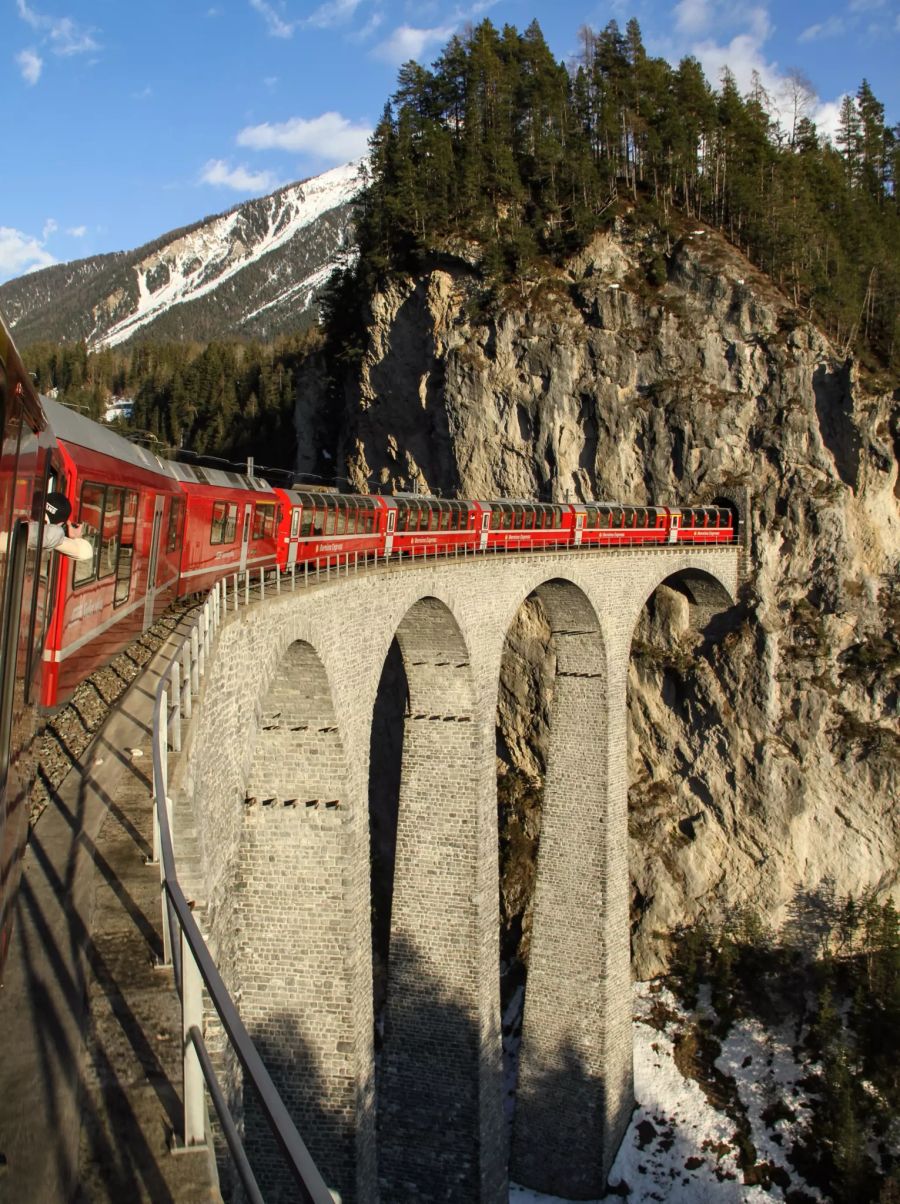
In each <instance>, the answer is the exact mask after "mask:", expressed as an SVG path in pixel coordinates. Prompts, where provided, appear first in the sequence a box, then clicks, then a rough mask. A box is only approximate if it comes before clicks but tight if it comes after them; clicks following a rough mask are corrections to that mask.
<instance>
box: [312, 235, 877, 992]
mask: <svg viewBox="0 0 900 1204" xmlns="http://www.w3.org/2000/svg"><path fill="white" fill-rule="evenodd" d="M654 237H655V236H653V235H652V234H651V233H650V232H648V231H647V230H643V229H640V228H639V227H637V226H636V225H634V224H629V223H627V222H621V223H620V224H619V225H618V226H617V228H616V229H615V230H613V231H612V232H610V233H608V234H604V235H602V236H599V237H598V238H597V239H596V240H595V242H594V243H593V245H592V246H591V247H590V248H589V249H588V250H587V251H586V252H585V253H584V254H582V255H581V256H579V257H578V258H577V259H576V260H573V261H572V262H571V263H570V264H569V265H568V270H567V271H566V272H559V273H557V274H556V275H554V276H552V277H550V276H548V277H547V278H546V279H544V280H543V281H542V282H541V283H540V284H538V285H535V286H534V287H531V288H529V289H528V291H527V294H523V293H514V294H512V295H510V296H509V297H508V298H507V300H506V303H505V305H504V306H503V308H502V316H500V317H498V318H489V317H485V316H483V315H481V314H479V312H478V298H477V289H476V284H475V280H474V277H473V274H472V271H471V269H470V268H469V267H468V266H467V265H466V264H464V263H460V264H459V266H458V267H447V266H443V267H441V268H440V269H435V270H433V271H431V272H430V273H427V274H424V275H422V276H421V277H420V278H418V279H409V280H404V281H401V282H397V283H394V284H392V285H390V286H389V287H388V288H386V289H385V290H384V291H383V292H382V293H380V294H378V295H377V296H375V297H374V298H373V299H372V301H371V312H370V315H369V318H370V320H369V324H368V345H367V346H366V348H365V352H364V356H363V359H362V363H361V367H360V368H359V370H358V372H356V373H355V374H354V376H353V379H352V381H350V382H348V383H347V385H346V390H345V395H344V397H343V400H342V406H343V410H342V412H341V413H340V414H335V413H333V412H332V415H331V418H332V423H331V429H334V427H335V425H337V426H338V427H339V428H340V442H339V446H338V447H337V448H336V449H335V453H336V455H337V458H338V460H339V461H341V460H342V461H343V462H344V463H346V465H347V469H348V473H349V476H350V477H351V479H352V480H354V481H355V482H356V484H357V485H358V486H359V487H363V488H371V487H373V486H374V485H376V484H379V483H380V484H383V485H393V486H394V487H396V488H410V487H411V486H412V485H413V483H414V482H416V483H417V484H418V485H419V486H421V487H425V488H429V489H432V490H434V491H436V492H441V493H444V494H452V493H455V492H459V493H461V494H463V495H468V496H481V497H487V496H498V495H500V496H507V497H538V498H543V499H547V500H551V499H552V500H565V499H570V500H577V499H588V498H606V499H611V498H615V499H621V500H627V501H631V502H635V503H642V502H648V501H650V500H653V501H655V502H658V503H661V504H667V503H679V502H684V501H687V500H689V499H698V498H699V499H710V498H712V497H715V496H718V495H720V494H722V493H723V492H726V491H727V492H728V493H730V494H734V493H735V492H736V491H740V490H742V489H747V490H748V491H749V496H750V499H751V506H750V513H749V522H748V531H747V539H748V548H749V566H750V575H749V579H748V581H747V582H746V584H745V586H744V590H743V594H742V597H741V599H740V601H739V603H738V605H737V606H736V607H735V608H734V609H733V611H731V612H730V613H729V614H728V615H727V616H726V617H725V618H724V619H720V620H717V621H716V622H715V623H714V624H713V625H712V626H711V627H710V628H709V629H707V630H706V631H705V632H698V631H696V630H693V629H692V628H691V626H690V623H689V613H688V608H687V603H686V600H685V599H684V598H683V597H682V596H681V595H679V594H677V593H674V592H673V591H666V590H661V591H659V592H658V593H657V595H656V596H655V597H654V599H652V600H651V603H650V604H649V606H648V608H647V611H646V613H645V616H644V618H643V619H642V620H641V623H640V624H639V627H638V630H637V632H636V633H635V645H634V657H633V663H632V670H631V682H630V709H631V741H630V748H629V758H630V764H631V782H632V786H631V803H632V810H631V826H632V838H633V839H632V876H633V885H634V913H633V919H634V949H635V959H636V969H637V972H638V973H639V974H640V975H647V974H649V973H653V972H655V971H657V970H659V969H660V968H661V967H662V966H663V964H664V960H665V956H666V940H665V938H666V935H667V934H668V933H670V932H671V930H672V929H673V928H675V927H676V926H678V925H680V924H690V923H691V922H693V921H694V920H696V919H697V918H698V917H700V916H710V917H720V916H722V915H723V914H724V913H726V912H727V911H729V910H730V909H734V908H736V907H740V906H744V905H752V906H753V907H754V908H757V909H759V910H760V911H761V912H762V913H763V914H764V915H765V916H766V917H767V918H768V919H770V920H771V921H773V922H775V923H782V922H784V921H785V920H786V919H787V918H788V916H789V914H790V912H791V908H792V904H793V901H794V900H795V898H796V897H798V892H803V891H806V892H810V891H812V892H822V893H825V894H828V893H829V892H833V891H836V892H837V893H838V894H841V893H845V892H849V891H853V892H855V893H859V892H860V891H861V890H863V889H869V888H874V889H877V890H879V891H887V892H892V893H893V894H894V896H895V897H896V898H900V870H898V862H900V813H898V807H897V799H898V797H900V693H898V677H900V673H898V671H900V588H898V584H897V569H898V559H900V507H898V492H900V490H898V463H897V443H898V436H897V430H898V426H897V399H896V397H891V396H889V395H878V394H877V393H875V392H872V391H871V390H869V389H867V388H865V387H863V385H862V384H861V383H860V378H859V374H858V372H857V370H856V367H855V366H854V365H853V364H852V363H849V362H844V361H843V360H841V359H840V358H838V357H836V354H835V351H834V349H833V348H832V347H831V346H830V345H829V343H828V341H827V340H826V339H825V338H824V336H823V335H822V334H821V333H819V332H818V331H817V330H816V329H815V328H814V327H812V326H811V325H809V324H808V323H807V322H806V321H804V320H803V319H802V318H801V316H800V315H799V314H798V312H797V311H796V309H794V308H793V307H792V306H791V305H790V304H789V303H788V302H787V301H786V300H785V298H784V297H783V296H782V295H781V294H779V293H778V292H777V290H776V289H775V288H774V287H773V285H772V284H771V282H770V281H769V280H768V279H767V278H766V277H764V276H763V275H761V274H760V273H759V272H757V271H756V270H755V269H754V268H753V267H752V266H751V265H750V264H749V262H748V261H747V260H745V259H744V258H743V257H742V256H741V255H740V254H738V253H737V252H736V251H735V250H734V249H733V248H731V247H729V246H728V245H727V244H725V243H724V242H723V241H722V240H721V239H720V238H719V237H718V236H717V235H716V234H714V233H713V232H706V233H702V232H699V231H695V232H692V233H691V232H686V233H685V235H684V236H683V238H682V239H681V240H680V241H679V242H677V243H676V244H675V245H674V246H670V247H668V248H666V247H662V246H660V245H657V243H656V242H655V241H654ZM662 255H665V263H666V269H667V280H666V282H665V283H664V284H663V285H662V286H657V285H652V284H650V283H649V279H650V278H651V276H652V278H654V279H658V278H659V271H658V265H659V263H660V256H662ZM652 262H655V264H656V265H657V270H656V271H655V272H653V273H650V274H648V270H647V269H648V265H649V264H650V263H652ZM323 396H324V394H323ZM325 404H326V403H325V402H324V401H323V402H322V405H323V406H324V405H325ZM332 404H333V403H332ZM539 627H540V622H539V616H538V618H537V619H535V618H534V616H532V618H531V619H530V620H529V621H527V622H523V624H522V630H523V633H524V634H523V636H522V638H521V639H519V638H518V636H515V635H514V638H512V639H511V642H510V658H509V666H508V673H507V675H506V678H505V682H504V688H503V690H502V691H501V695H502V697H501V740H500V748H501V760H502V771H503V773H508V772H510V771H513V772H520V773H521V774H522V775H523V778H524V779H527V780H533V779H534V778H535V775H536V774H537V775H539V767H540V762H541V742H542V735H541V733H542V731H543V730H545V728H544V727H543V726H542V721H541V716H540V712H541V710H542V708H544V709H545V708H546V701H545V700H543V701H542V700H541V699H540V698H539V697H538V695H539V694H540V690H538V689H537V687H536V685H535V683H536V682H539V680H540V671H539V670H540V661H541V656H542V653H541V651H540V647H538V651H535V650H534V648H533V647H532V648H531V649H530V650H529V648H528V646H527V645H528V642H529V640H531V641H532V643H533V641H534V639H535V638H536V634H535V633H536V631H537V629H538V628H539ZM517 665H518V666H519V668H518V669H516V666H517ZM536 690H537V693H536ZM536 716H537V717H536ZM514 893H515V892H514Z"/></svg>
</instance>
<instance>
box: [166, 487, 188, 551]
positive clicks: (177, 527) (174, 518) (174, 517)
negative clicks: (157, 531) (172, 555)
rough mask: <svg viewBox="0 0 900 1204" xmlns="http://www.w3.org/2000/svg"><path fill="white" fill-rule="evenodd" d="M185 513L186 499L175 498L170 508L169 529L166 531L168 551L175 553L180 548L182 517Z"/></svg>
mask: <svg viewBox="0 0 900 1204" xmlns="http://www.w3.org/2000/svg"><path fill="white" fill-rule="evenodd" d="M183 513H184V499H183V498H180V497H173V498H172V504H171V506H170V507H169V527H168V530H167V531H166V551H167V552H174V551H175V549H176V548H177V547H178V536H179V533H180V531H181V516H182V514H183Z"/></svg>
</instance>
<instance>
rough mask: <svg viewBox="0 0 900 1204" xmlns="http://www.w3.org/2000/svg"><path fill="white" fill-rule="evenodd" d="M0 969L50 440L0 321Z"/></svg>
mask: <svg viewBox="0 0 900 1204" xmlns="http://www.w3.org/2000/svg"><path fill="white" fill-rule="evenodd" d="M0 422H2V425H3V433H2V439H3V442H2V445H0V971H2V968H3V963H4V961H5V959H6V950H7V947H8V944H9V936H10V931H11V927H12V914H13V901H14V899H15V892H16V888H17V884H18V881H19V875H20V869H21V858H22V852H23V850H24V846H25V839H26V836H27V832H28V811H29V794H30V791H31V786H32V783H33V781H34V776H35V773H36V769H37V736H38V732H39V719H38V712H37V702H38V695H39V692H40V677H41V658H42V655H43V649H44V639H45V634H46V626H47V620H48V600H49V587H50V581H49V578H48V572H49V566H50V564H51V557H50V554H49V553H45V552H43V551H42V547H41V544H42V537H43V526H44V524H43V511H44V496H45V494H46V492H47V481H48V475H49V471H50V450H51V447H52V442H53V441H52V436H51V434H50V432H49V430H48V428H47V423H46V419H45V417H44V414H43V411H42V409H41V404H40V401H39V399H38V397H37V394H36V393H35V391H34V389H33V387H32V384H31V380H30V378H29V377H28V375H27V373H26V372H25V370H24V368H23V366H22V361H21V360H20V359H19V356H18V354H17V352H16V350H15V347H14V346H13V343H12V339H11V338H10V336H9V332H8V331H7V329H6V327H5V325H4V324H3V323H2V321H0Z"/></svg>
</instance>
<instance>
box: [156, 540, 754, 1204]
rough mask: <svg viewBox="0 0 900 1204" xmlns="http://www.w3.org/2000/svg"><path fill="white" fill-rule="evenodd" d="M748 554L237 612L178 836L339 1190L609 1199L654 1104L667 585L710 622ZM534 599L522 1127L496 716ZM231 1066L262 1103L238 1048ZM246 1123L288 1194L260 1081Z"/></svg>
mask: <svg viewBox="0 0 900 1204" xmlns="http://www.w3.org/2000/svg"><path fill="white" fill-rule="evenodd" d="M740 556H741V552H740V550H739V549H738V548H708V549H701V548H693V549H690V548H671V549H669V548H665V549H654V550H644V551H641V550H629V551H628V552H621V553H609V552H600V553H587V554H585V553H584V552H581V553H577V552H576V553H547V554H541V555H530V556H516V555H510V556H506V557H502V558H501V557H496V558H488V559H479V560H478V561H474V560H473V561H469V562H450V563H446V562H444V563H442V562H440V561H437V562H429V563H427V564H422V565H418V566H415V567H406V568H403V569H395V570H380V571H379V572H377V573H371V574H368V575H360V576H359V577H349V578H345V579H343V580H341V581H340V582H333V583H331V584H323V585H322V586H320V587H317V588H313V589H310V590H308V591H304V592H302V593H300V592H298V593H297V594H283V595H282V596H281V597H279V598H275V599H272V600H271V601H268V602H267V603H266V604H265V605H264V606H262V607H259V608H256V609H254V610H253V611H241V612H239V613H237V614H235V615H233V616H230V617H229V619H228V621H227V622H226V623H224V624H223V626H222V628H221V631H220V635H219V645H218V652H217V655H216V657H215V659H214V661H213V662H212V664H211V665H210V666H209V668H208V672H207V677H206V681H205V685H204V688H203V705H202V706H201V707H200V708H199V712H198V715H197V717H196V722H195V723H194V725H193V727H192V732H191V737H190V740H191V743H190V747H189V749H188V755H187V756H186V757H184V758H183V759H182V762H181V768H180V771H179V773H180V780H179V781H178V782H177V784H176V789H177V799H176V829H175V835H176V849H177V848H178V833H179V827H180V826H182V827H184V828H185V829H186V830H190V831H192V832H194V833H196V837H197V840H196V847H197V852H196V856H195V858H194V862H195V863H194V864H193V865H192V867H191V873H192V877H193V880H194V881H195V883H196V884H197V887H196V896H197V902H198V914H201V915H202V923H203V926H204V928H205V930H206V932H207V934H208V938H209V940H210V944H211V947H212V949H213V952H214V954H215V956H216V959H217V962H218V964H219V967H220V969H221V971H222V973H223V976H224V977H225V980H226V982H227V983H228V985H229V988H230V990H231V991H232V994H233V996H234V997H235V999H236V1001H237V1003H238V1006H239V1009H240V1011H241V1014H242V1016H243V1018H244V1021H245V1023H246V1024H247V1026H248V1029H249V1030H250V1032H251V1035H252V1036H253V1037H254V1040H256V1041H257V1043H258V1045H259V1048H260V1049H261V1051H262V1052H263V1054H264V1057H265V1060H266V1063H267V1065H268V1066H269V1069H270V1071H271V1073H272V1075H273V1078H274V1079H275V1082H276V1085H277V1086H278V1087H279V1090H280V1091H281V1092H282V1094H283V1097H284V1098H285V1101H286V1103H287V1104H288V1107H289V1108H290V1110H291V1112H292V1113H293V1115H294V1117H295V1120H296V1121H297V1123H298V1127H299V1128H300V1131H301V1132H302V1133H303V1135H304V1139H305V1140H306V1142H307V1144H308V1146H309V1148H310V1152H311V1153H312V1155H313V1157H314V1158H315V1159H316V1161H317V1163H318V1164H319V1166H320V1168H321V1170H322V1172H323V1174H324V1175H325V1178H326V1180H327V1181H328V1182H329V1183H331V1184H332V1185H334V1186H335V1187H337V1188H338V1190H339V1191H340V1192H341V1197H342V1200H343V1201H344V1204H349V1202H351V1201H353V1202H359V1204H374V1202H375V1201H379V1200H380V1201H381V1202H382V1204H390V1202H392V1201H401V1200H416V1201H421V1202H423V1204H427V1202H429V1201H455V1202H459V1204H462V1202H463V1201H465V1204H472V1202H474V1201H479V1202H482V1204H500V1202H501V1201H504V1202H505V1200H506V1193H507V1190H508V1175H509V1176H511V1177H512V1178H514V1179H515V1180H516V1181H518V1182H520V1183H524V1184H526V1185H528V1186H531V1187H534V1188H536V1189H538V1190H543V1191H548V1192H553V1193H554V1194H556V1195H561V1196H564V1197H567V1198H571V1199H590V1198H596V1197H597V1196H599V1195H600V1194H601V1193H602V1191H603V1189H604V1186H605V1180H606V1175H607V1173H608V1170H609V1167H610V1165H611V1162H612V1159H613V1157H614V1155H615V1152H616V1149H617V1147H618V1144H619V1142H620V1140H621V1137H622V1135H623V1133H624V1130H625V1128H626V1127H627V1124H628V1120H629V1117H630V1113H631V1109H632V1106H633V1082H632V1046H631V982H630V965H629V914H628V912H629V879H628V861H627V788H628V780H627V765H626V760H627V758H626V737H627V732H626V680H627V672H628V661H629V655H630V650H631V642H632V637H633V633H634V629H635V625H636V622H637V620H638V617H639V616H640V614H641V612H642V610H643V608H644V606H645V604H646V603H647V601H648V599H649V598H650V597H651V595H653V593H654V591H655V590H656V589H657V588H658V587H659V586H660V585H662V584H663V583H666V584H668V585H674V586H675V587H676V588H677V589H679V590H680V592H682V593H683V594H684V596H685V597H687V599H688V601H689V603H690V605H691V608H692V616H693V618H694V619H695V624H696V625H697V626H705V625H707V624H708V622H709V620H710V619H711V618H712V616H713V614H714V613H715V612H716V610H721V609H725V608H727V607H728V606H729V605H731V602H732V600H733V599H734V597H735V596H736V592H737V585H738V576H739V560H740ZM534 597H537V598H539V600H540V602H541V604H542V607H543V610H544V613H545V614H546V616H547V618H548V620H549V624H550V629H551V632H552V643H551V647H552V652H553V656H554V661H555V677H554V684H553V703H552V715H551V723H550V745H549V752H548V760H547V772H546V780H545V788H544V802H543V826H542V832H541V844H540V853H539V858H538V868H537V879H536V884H535V896H534V921H533V931H532V944H531V953H530V960H529V969H528V984H527V992H526V996H525V1011H524V1021H523V1032H522V1047H521V1056H520V1064H519V1084H518V1090H517V1098H516V1111H515V1120H514V1126H513V1131H512V1136H511V1140H510V1135H509V1132H508V1128H507V1124H506V1121H505V1119H504V1113H503V1093H504V1084H503V1082H502V1078H503V1074H502V1057H501V1017H500V988H499V980H500V973H499V903H498V837H497V773H496V732H495V728H496V722H497V701H498V687H499V681H500V666H501V658H502V655H503V649H504V641H505V639H506V636H507V633H508V631H509V629H510V626H511V624H512V623H513V621H514V620H515V617H516V615H517V613H518V612H519V609H520V608H521V607H522V605H523V604H524V603H525V602H526V600H527V599H529V598H534ZM388 687H389V688H388ZM386 693H388V694H390V695H391V697H392V699H393V701H391V702H389V703H385V701H384V696H385V694H386ZM373 717H374V718H373ZM401 728H402V736H401V734H400V732H401ZM392 733H393V734H392ZM372 766H375V767H376V768H377V772H376V774H375V780H374V781H373V774H372V772H371V767H372ZM370 791H371V793H372V794H373V795H374V794H377V793H378V792H379V791H381V793H382V795H384V796H385V798H386V799H387V802H388V805H390V800H391V797H393V800H394V801H393V804H392V805H393V811H394V816H395V818H393V817H392V819H391V824H392V825H393V827H394V829H395V831H392V832H391V835H390V840H386V839H385V834H384V833H383V832H378V831H375V833H374V836H373V835H372V834H370ZM373 866H374V873H375V874H376V875H381V878H382V881H387V882H388V884H389V887H391V889H389V891H388V894H389V897H390V902H389V904H388V908H387V910H385V908H382V909H381V912H380V914H379V913H376V915H375V917H374V927H375V930H376V943H377V932H378V931H379V926H380V930H381V932H382V934H383V937H384V936H385V935H386V934H387V932H388V931H389V954H388V955H387V958H388V973H387V988H386V998H385V1001H384V1010H383V1024H384V1028H383V1037H382V1038H381V1041H380V1044H381V1049H380V1052H379V1056H378V1059H377V1072H376V1056H375V1037H374V1033H373V973H372V943H373V917H372V899H373V891H372V882H371V875H372V872H373ZM226 1078H227V1079H229V1081H230V1083H231V1088H232V1092H233V1094H234V1096H235V1098H239V1097H240V1095H241V1084H240V1080H239V1076H238V1074H237V1072H236V1070H235V1069H234V1067H230V1068H226ZM376 1080H377V1082H376ZM376 1099H377V1107H376ZM243 1115H244V1123H245V1127H246V1131H247V1135H248V1138H249V1144H250V1150H251V1157H252V1158H253V1160H254V1162H255V1163H256V1165H257V1166H258V1167H259V1168H260V1174H261V1181H262V1183H263V1185H264V1189H265V1190H267V1193H268V1194H267V1198H270V1197H271V1198H273V1199H277V1198H279V1197H278V1193H279V1190H280V1188H279V1185H278V1170H277V1158H276V1155H275V1152H274V1151H267V1148H266V1147H265V1143H264V1142H262V1141H261V1140H260V1142H259V1143H258V1145H257V1143H256V1142H255V1134H256V1133H257V1131H258V1128H259V1126H258V1122H257V1118H256V1117H255V1114H254V1105H253V1102H252V1100H250V1099H245V1100H244V1101H243ZM284 1198H285V1199H286V1198H289V1197H288V1196H287V1195H285V1196H284Z"/></svg>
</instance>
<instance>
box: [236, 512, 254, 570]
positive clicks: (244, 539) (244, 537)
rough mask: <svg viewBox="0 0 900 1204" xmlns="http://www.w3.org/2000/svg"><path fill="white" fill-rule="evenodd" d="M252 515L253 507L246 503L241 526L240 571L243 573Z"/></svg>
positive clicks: (248, 545)
mask: <svg viewBox="0 0 900 1204" xmlns="http://www.w3.org/2000/svg"><path fill="white" fill-rule="evenodd" d="M252 513H253V506H252V505H251V504H250V503H249V502H248V503H247V504H246V506H244V521H243V524H242V525H241V563H240V566H239V567H240V570H241V572H242V573H243V572H244V570H245V569H246V567H247V549H248V548H249V547H250V517H251V515H252Z"/></svg>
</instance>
